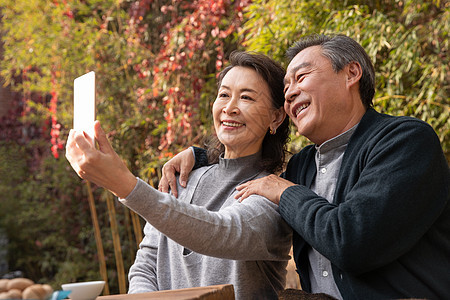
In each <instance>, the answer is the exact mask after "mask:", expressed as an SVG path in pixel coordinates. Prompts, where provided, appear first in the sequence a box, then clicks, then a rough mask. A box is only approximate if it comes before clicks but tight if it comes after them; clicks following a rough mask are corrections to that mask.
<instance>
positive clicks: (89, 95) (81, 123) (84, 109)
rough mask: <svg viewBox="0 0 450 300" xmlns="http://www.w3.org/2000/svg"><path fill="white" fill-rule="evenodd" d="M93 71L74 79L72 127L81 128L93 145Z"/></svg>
mask: <svg viewBox="0 0 450 300" xmlns="http://www.w3.org/2000/svg"><path fill="white" fill-rule="evenodd" d="M94 121H95V72H94V71H91V72H89V73H86V74H84V75H82V76H80V77H77V78H76V79H75V80H74V85H73V129H75V130H83V131H84V132H86V133H87V135H88V136H89V138H90V140H91V142H92V144H93V145H94Z"/></svg>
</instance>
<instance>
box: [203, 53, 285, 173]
mask: <svg viewBox="0 0 450 300" xmlns="http://www.w3.org/2000/svg"><path fill="white" fill-rule="evenodd" d="M229 60H230V65H229V66H227V67H226V68H225V69H223V70H222V72H220V74H219V77H218V87H220V85H221V83H222V80H223V78H224V77H225V75H226V74H227V73H228V72H229V71H230V70H231V69H232V68H234V67H245V68H250V69H253V70H254V71H255V72H256V73H258V74H259V75H260V76H261V77H262V78H263V79H264V81H265V82H266V83H267V86H268V87H269V90H270V96H271V100H272V105H273V107H274V108H275V109H279V108H283V107H284V93H283V88H284V82H283V80H284V75H285V74H286V72H285V71H284V69H283V68H282V67H281V65H279V64H278V63H277V62H275V61H274V60H272V59H271V58H270V57H268V56H266V55H263V54H258V53H250V52H242V51H235V52H233V53H231V55H230V59H229ZM288 140H289V118H287V117H286V118H285V119H284V120H283V122H282V123H281V125H280V126H279V127H278V128H277V129H276V133H275V134H270V133H269V131H268V132H267V133H266V135H265V137H264V140H263V143H262V160H261V167H262V169H263V170H265V171H267V172H269V173H276V172H279V171H281V170H282V168H283V165H284V163H285V158H286V143H287V142H288ZM207 149H208V161H209V163H216V162H218V160H219V156H220V155H221V154H222V153H224V152H225V147H224V145H223V144H222V143H220V141H219V140H218V139H217V138H214V139H212V140H211V141H210V142H209V143H208V144H207Z"/></svg>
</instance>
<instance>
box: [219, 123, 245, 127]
mask: <svg viewBox="0 0 450 300" xmlns="http://www.w3.org/2000/svg"><path fill="white" fill-rule="evenodd" d="M222 125H223V126H225V127H236V128H237V127H242V126H244V124H242V123H239V122H233V121H222Z"/></svg>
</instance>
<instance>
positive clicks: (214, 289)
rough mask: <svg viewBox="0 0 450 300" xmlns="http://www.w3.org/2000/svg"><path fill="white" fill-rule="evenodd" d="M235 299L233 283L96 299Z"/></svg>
mask: <svg viewBox="0 0 450 300" xmlns="http://www.w3.org/2000/svg"><path fill="white" fill-rule="evenodd" d="M147 299H148V300H162V299H164V300H194V299H196V300H228V299H230V300H234V288H233V285H232V284H222V285H211V286H205V287H195V288H188V289H179V290H170V291H159V292H149V293H142V294H120V295H110V296H100V297H97V299H96V300H147Z"/></svg>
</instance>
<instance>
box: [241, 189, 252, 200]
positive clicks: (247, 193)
mask: <svg viewBox="0 0 450 300" xmlns="http://www.w3.org/2000/svg"><path fill="white" fill-rule="evenodd" d="M240 193H241V196H240V197H239V202H242V201H244V200H245V199H247V198H248V197H250V196H251V195H253V194H254V193H253V192H251V191H250V189H248V188H245V189H243V190H242V191H241V192H240Z"/></svg>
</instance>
